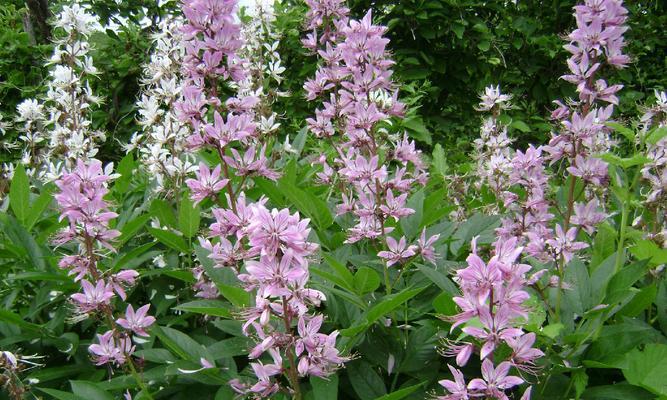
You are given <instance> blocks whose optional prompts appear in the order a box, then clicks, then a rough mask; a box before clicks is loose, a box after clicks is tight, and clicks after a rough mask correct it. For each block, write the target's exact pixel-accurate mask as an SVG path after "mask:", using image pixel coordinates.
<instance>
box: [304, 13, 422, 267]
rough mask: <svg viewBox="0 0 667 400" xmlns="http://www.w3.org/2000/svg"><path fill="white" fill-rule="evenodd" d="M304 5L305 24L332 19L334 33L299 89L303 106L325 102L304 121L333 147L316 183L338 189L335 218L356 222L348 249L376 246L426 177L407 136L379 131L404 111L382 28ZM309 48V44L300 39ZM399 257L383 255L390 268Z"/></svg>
mask: <svg viewBox="0 0 667 400" xmlns="http://www.w3.org/2000/svg"><path fill="white" fill-rule="evenodd" d="M309 4H310V5H311V11H310V13H309V15H310V16H311V18H312V19H313V21H311V24H317V23H319V22H320V20H326V19H329V18H333V17H332V16H336V18H338V19H336V18H334V20H335V22H336V23H335V28H336V29H337V31H336V33H335V35H333V37H335V38H336V39H337V41H335V42H332V41H331V40H325V41H324V42H325V48H324V49H321V50H319V52H318V54H319V55H320V57H321V58H322V60H323V63H322V64H321V65H320V66H319V67H318V70H317V71H316V73H315V78H314V79H310V80H308V81H307V82H306V84H305V86H304V87H305V90H306V96H307V99H308V100H314V99H316V98H318V97H322V98H323V99H325V101H324V102H323V105H322V107H321V108H319V109H317V110H316V111H315V118H309V119H308V120H307V122H308V126H309V128H310V131H311V132H312V133H313V134H315V135H316V136H317V137H319V138H323V139H329V140H331V141H334V140H338V141H339V143H334V147H335V149H336V151H337V153H336V154H335V156H334V160H333V163H332V164H331V163H330V162H329V160H327V157H326V155H322V156H321V157H319V159H318V160H317V162H318V163H319V164H321V165H322V168H323V171H322V172H320V173H318V179H319V181H320V183H322V184H326V185H335V184H338V185H339V186H340V190H341V193H342V203H341V204H339V205H338V207H337V212H336V214H337V215H339V216H340V215H344V214H347V213H352V214H353V215H354V216H355V218H356V224H355V225H354V226H353V227H351V228H349V229H348V237H347V242H348V243H355V242H357V241H360V240H363V239H372V240H377V239H380V240H382V238H384V237H385V236H386V235H387V234H389V233H391V232H392V230H393V228H392V227H391V226H388V222H389V220H394V221H395V222H396V221H398V220H399V219H400V218H402V217H405V216H407V215H410V214H412V213H414V210H413V209H411V208H409V207H407V206H406V203H407V197H408V194H409V193H410V192H411V190H412V189H413V187H414V186H415V185H416V184H421V185H424V184H425V183H426V180H427V178H428V175H427V172H426V170H425V165H424V163H423V161H422V160H421V152H420V151H419V150H417V149H416V147H415V143H414V141H410V140H409V139H408V138H407V135H404V136H402V137H393V138H392V137H391V136H390V135H389V133H388V132H387V130H386V129H384V128H382V127H381V123H382V122H387V123H388V122H389V119H390V118H391V117H393V116H400V115H402V113H403V109H404V106H403V104H402V103H400V102H399V101H398V92H397V90H396V89H395V88H394V84H393V82H392V80H391V75H392V71H391V66H392V65H393V61H392V60H390V59H389V58H388V54H387V53H388V52H387V49H386V47H387V44H388V43H389V40H388V39H386V38H385V37H384V34H385V32H386V28H385V27H382V26H377V25H373V24H372V21H371V19H372V15H371V13H370V11H369V12H368V13H367V14H366V15H365V16H364V18H363V19H362V20H360V21H357V20H349V21H347V19H345V18H343V16H342V15H343V14H344V13H343V11H345V9H342V10H343V11H341V9H340V8H337V7H341V3H340V2H333V3H331V2H326V1H324V2H310V3H309ZM334 9H337V10H338V11H337V12H334V11H332V10H334ZM322 15H324V16H328V17H326V18H324V17H322ZM330 36H331V35H330ZM311 41H312V38H311V37H309V39H307V40H306V42H311ZM316 42H317V41H316ZM319 42H322V40H321V39H320V40H319ZM337 134H338V135H337ZM391 164H394V165H393V166H392V165H391ZM394 166H395V169H394V170H393V171H392V170H391V168H393V167H394ZM403 241H404V239H403ZM399 244H400V242H399ZM394 250H397V251H398V250H400V249H399V248H398V247H396V248H395V249H394ZM404 250H406V251H405V252H402V255H400V256H398V255H397V254H398V253H397V252H396V251H393V252H392V253H393V254H391V255H389V254H386V253H385V255H387V256H388V257H385V258H387V259H388V260H389V261H388V262H389V265H391V264H393V262H395V261H393V262H392V260H396V257H400V258H406V257H409V255H410V253H412V252H413V251H412V250H410V249H408V248H406V249H404Z"/></svg>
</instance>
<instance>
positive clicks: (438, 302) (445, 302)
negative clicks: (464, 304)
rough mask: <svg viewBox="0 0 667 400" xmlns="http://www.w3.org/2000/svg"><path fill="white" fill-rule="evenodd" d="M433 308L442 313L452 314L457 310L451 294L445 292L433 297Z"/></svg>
mask: <svg viewBox="0 0 667 400" xmlns="http://www.w3.org/2000/svg"><path fill="white" fill-rule="evenodd" d="M433 309H434V310H435V312H437V313H438V314H442V315H454V314H457V311H458V310H457V308H456V303H454V300H452V295H451V294H449V293H447V292H442V293H440V294H439V295H438V297H436V298H435V299H433Z"/></svg>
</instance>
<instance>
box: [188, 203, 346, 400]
mask: <svg viewBox="0 0 667 400" xmlns="http://www.w3.org/2000/svg"><path fill="white" fill-rule="evenodd" d="M264 203H265V201H263V200H262V201H259V202H257V203H247V202H246V198H245V195H244V194H243V193H241V194H240V196H239V198H238V199H237V201H236V209H235V210H232V209H214V210H213V214H214V216H215V219H216V222H215V223H213V224H212V225H211V227H210V231H211V237H210V239H206V240H204V239H202V240H201V244H202V246H203V247H204V248H205V249H207V250H209V251H210V253H211V254H210V256H209V257H210V258H211V259H213V260H214V262H215V265H216V267H218V268H231V269H232V270H233V271H234V272H235V273H237V277H238V279H239V281H240V282H242V284H243V286H244V287H245V289H246V290H247V291H248V292H252V293H254V294H255V301H254V305H253V306H252V307H250V308H248V309H246V310H244V311H243V312H242V313H241V316H242V317H243V319H244V321H245V322H244V324H243V332H244V334H246V335H248V336H251V337H253V338H255V339H256V340H257V345H256V346H255V347H254V348H253V349H252V350H251V351H250V354H249V357H250V358H251V359H254V360H257V361H256V362H253V363H251V367H252V368H253V370H254V372H255V374H256V376H257V378H258V381H257V382H255V383H254V384H251V385H248V384H245V383H243V382H241V381H240V380H234V381H233V382H232V385H233V387H234V389H235V390H236V391H238V392H240V393H253V394H254V395H256V396H260V397H266V396H269V395H271V394H273V393H276V392H277V391H278V390H279V389H280V386H279V382H278V380H276V379H274V378H272V377H274V376H276V375H281V374H285V375H286V376H287V377H288V379H289V381H290V383H291V385H292V389H293V390H295V388H296V387H298V383H297V382H296V380H298V376H308V375H314V376H321V377H326V376H328V375H330V374H331V373H333V372H334V371H335V370H336V369H337V368H339V367H340V365H341V364H343V363H344V362H345V361H347V358H346V357H343V356H341V355H340V354H339V353H338V350H337V349H336V347H335V344H336V337H337V335H338V332H332V333H330V334H328V335H327V334H323V333H320V332H319V331H320V328H321V326H322V323H323V317H322V316H321V315H319V314H314V313H312V312H310V311H309V309H310V308H311V307H313V306H315V307H316V306H319V305H320V303H321V302H322V301H323V300H325V297H324V294H323V293H321V292H319V291H317V290H314V289H311V288H308V287H307V284H308V280H309V271H308V264H309V262H308V258H309V257H310V256H311V255H312V254H313V253H314V252H315V251H316V250H317V245H316V244H314V243H312V242H309V241H308V235H309V233H310V228H308V223H309V220H308V219H301V218H300V217H299V214H298V213H296V214H291V213H290V212H289V210H287V209H283V210H277V209H272V210H269V209H268V208H266V207H265V205H264ZM264 353H267V354H268V355H270V357H271V363H269V364H265V363H263V362H261V361H259V359H260V357H261V356H262V355H263V354H264ZM284 359H287V360H288V365H289V366H288V367H284V366H283V360H284ZM297 375H298V376H297Z"/></svg>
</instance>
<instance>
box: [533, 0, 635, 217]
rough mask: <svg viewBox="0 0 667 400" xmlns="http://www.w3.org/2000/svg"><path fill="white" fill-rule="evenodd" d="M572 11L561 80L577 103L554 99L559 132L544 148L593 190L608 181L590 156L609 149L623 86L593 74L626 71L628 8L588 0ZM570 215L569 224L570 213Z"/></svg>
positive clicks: (613, 1) (603, 167)
mask: <svg viewBox="0 0 667 400" xmlns="http://www.w3.org/2000/svg"><path fill="white" fill-rule="evenodd" d="M574 9H575V18H576V21H577V28H576V29H575V30H574V31H572V32H571V33H570V34H569V36H568V39H569V41H570V42H569V44H567V45H566V46H565V49H566V50H567V51H568V52H569V53H570V54H571V56H570V58H569V59H568V60H567V65H568V67H569V70H570V73H569V74H567V75H564V76H562V79H564V80H566V81H568V82H570V83H572V84H574V85H576V86H577V88H576V90H577V93H578V95H579V99H578V100H572V101H570V102H569V103H570V106H567V105H565V104H563V103H561V102H560V101H556V104H557V105H558V108H557V109H556V110H555V111H554V112H553V113H552V118H554V119H555V120H557V121H560V122H561V124H562V128H561V132H560V133H559V134H557V135H555V136H554V137H553V138H552V139H551V141H550V142H549V145H548V146H545V148H544V150H545V151H546V152H547V153H549V158H550V160H551V161H552V162H555V161H558V160H561V159H563V158H565V159H566V160H567V164H568V172H569V173H570V174H571V175H572V176H573V177H579V178H581V179H582V180H583V181H584V183H585V184H589V185H588V186H589V189H595V188H597V187H600V186H604V185H605V184H606V182H607V180H608V178H607V164H606V163H605V162H604V161H602V160H600V159H599V158H595V157H593V156H594V155H596V154H598V153H601V152H604V151H607V150H609V149H610V148H611V146H612V145H613V142H612V140H611V139H610V136H609V128H608V127H607V126H606V123H607V122H609V121H610V118H611V115H612V113H613V110H614V105H617V104H618V97H617V96H616V94H617V93H618V91H619V90H620V89H621V88H622V87H623V86H622V85H609V84H607V82H606V81H605V80H604V79H602V78H599V77H596V75H597V74H598V72H599V71H600V70H601V69H602V67H603V66H604V65H608V66H611V67H615V68H624V67H625V66H626V65H627V64H628V62H629V61H630V60H629V57H628V56H627V55H625V54H623V47H624V46H625V42H624V39H623V33H624V32H625V31H626V30H627V27H626V26H625V25H624V23H625V21H626V19H627V10H626V9H625V8H624V7H623V4H622V1H621V0H602V1H599V0H587V1H585V2H584V4H580V5H578V6H575V7H574ZM572 181H574V180H572ZM568 212H569V214H568V216H567V217H566V220H568V221H567V222H569V218H570V215H571V212H572V210H571V209H570V210H568ZM566 225H567V223H566Z"/></svg>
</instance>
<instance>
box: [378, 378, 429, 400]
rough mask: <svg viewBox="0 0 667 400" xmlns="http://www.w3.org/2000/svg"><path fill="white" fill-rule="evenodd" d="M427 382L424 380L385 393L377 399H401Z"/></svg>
mask: <svg viewBox="0 0 667 400" xmlns="http://www.w3.org/2000/svg"><path fill="white" fill-rule="evenodd" d="M425 384H426V382H422V383H418V384H416V385H412V386H408V387H406V388H403V389H399V390H396V391H394V392H391V393H389V394H385V395H384V396H380V397H376V398H375V400H401V399H404V398H406V397H407V396H409V395H411V394H412V393H414V392H416V391H417V390H419V389H420V388H421V387H422V386H424V385H425Z"/></svg>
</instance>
